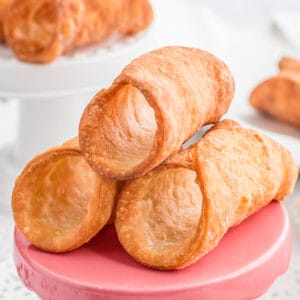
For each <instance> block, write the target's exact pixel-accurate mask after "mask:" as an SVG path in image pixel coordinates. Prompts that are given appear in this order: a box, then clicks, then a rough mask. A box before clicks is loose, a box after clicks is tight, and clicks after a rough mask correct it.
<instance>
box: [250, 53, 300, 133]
mask: <svg viewBox="0 0 300 300" xmlns="http://www.w3.org/2000/svg"><path fill="white" fill-rule="evenodd" d="M250 103H251V104H252V106H253V107H255V108H256V109H258V110H259V111H262V112H263V113H266V114H267V115H269V116H271V117H273V118H275V119H278V120H280V121H283V122H286V123H289V124H291V125H294V126H296V127H300V62H299V61H297V60H296V59H293V58H288V57H284V58H282V59H281V61H280V62H279V73H278V75H276V76H274V77H271V78H269V79H267V80H265V81H263V82H262V83H260V84H259V85H258V86H257V87H256V88H255V89H254V90H253V91H252V93H251V95H250Z"/></svg>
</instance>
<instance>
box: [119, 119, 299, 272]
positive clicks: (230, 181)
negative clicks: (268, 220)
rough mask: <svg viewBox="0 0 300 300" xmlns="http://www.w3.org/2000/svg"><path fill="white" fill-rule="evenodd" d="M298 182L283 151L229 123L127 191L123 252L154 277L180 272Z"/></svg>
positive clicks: (123, 205)
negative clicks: (160, 271) (156, 272)
mask: <svg viewBox="0 0 300 300" xmlns="http://www.w3.org/2000/svg"><path fill="white" fill-rule="evenodd" d="M297 174H298V169H297V166H296V164H295V162H294V160H293V158H292V156H291V154H290V153H289V152H288V151H287V150H285V149H284V148H283V147H282V146H280V145H279V144H278V143H276V142H274V141H272V140H271V139H269V138H267V137H265V136H263V135H261V134H258V133H256V132H255V131H253V130H249V129H244V128H242V127H241V126H240V125H239V124H238V123H236V122H233V121H230V120H225V121H222V122H221V123H219V124H217V125H216V126H214V127H212V129H210V130H209V131H208V132H207V133H206V134H205V136H204V137H203V138H201V139H200V141H199V142H198V143H197V144H195V145H194V146H192V147H190V148H189V149H187V150H185V151H183V152H180V153H178V154H176V155H175V156H173V157H171V158H170V159H169V160H167V162H166V163H165V164H164V165H162V166H159V167H158V168H156V169H154V170H153V171H151V172H150V173H148V174H147V175H145V176H143V177H141V178H139V179H136V180H134V181H132V182H130V183H128V184H127V185H126V186H125V187H124V188H123V190H122V192H121V194H120V196H119V201H118V208H117V213H116V221H115V225H116V230H117V234H118V237H119V240H120V242H121V244H122V245H123V247H124V249H125V250H126V251H127V252H128V253H129V254H130V255H131V256H132V257H133V258H134V259H135V260H137V261H138V262H140V263H142V264H144V265H146V266H148V267H151V268H156V269H163V270H168V269H179V268H183V267H185V266H187V265H189V264H191V263H194V262H195V261H196V260H198V259H199V258H200V257H201V256H203V255H205V254H206V253H208V252H209V251H211V250H212V249H213V248H214V247H216V245H217V244H218V243H219V242H220V240H221V238H222V237H223V235H224V234H225V233H226V232H227V231H228V229H229V228H230V227H232V226H235V225H237V224H239V223H240V222H242V221H243V220H244V219H245V218H247V217H248V216H249V215H251V214H252V213H254V212H256V211H258V210H259V209H261V208H262V207H263V206H265V205H267V204H268V203H269V202H270V201H272V200H279V201H280V200H283V199H284V198H285V197H286V196H287V195H289V194H290V192H291V191H292V189H293V186H294V184H295V181H296V178H297Z"/></svg>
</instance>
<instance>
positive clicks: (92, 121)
mask: <svg viewBox="0 0 300 300" xmlns="http://www.w3.org/2000/svg"><path fill="white" fill-rule="evenodd" d="M233 93H234V80H233V78H232V75H231V73H230V71H229V69H228V67H227V66H226V65H225V64H224V63H223V62H222V61H220V60H219V59H217V58H216V57H215V56H213V55H212V54H210V53H208V52H206V51H203V50H200V49H196V48H187V47H165V48H161V49H158V50H155V51H152V52H149V53H147V54H145V55H142V56H141V57H139V58H137V59H135V60H133V61H132V62H131V63H130V64H129V65H128V66H127V67H125V68H124V69H123V71H122V72H121V74H120V75H119V76H118V77H117V78H116V80H115V81H114V82H113V84H112V85H111V87H110V88H109V89H106V90H102V91H100V92H99V93H98V94H97V95H96V96H95V97H94V98H93V99H92V101H91V102H90V103H89V105H88V106H87V108H86V109H85V111H84V113H83V115H82V117H81V121H80V126H79V141H80V148H81V150H82V152H83V155H84V157H85V159H86V160H87V162H88V163H89V164H90V166H91V167H92V168H93V169H94V170H95V171H96V172H97V173H99V174H102V175H105V176H108V177H110V178H114V179H119V180H127V179H132V178H136V177H138V176H141V175H143V174H146V173H147V172H148V171H150V170H151V169H153V168H154V167H155V166H157V165H159V164H160V163H162V162H163V161H164V160H165V159H166V158H168V157H169V156H170V155H171V154H173V153H176V152H177V151H178V150H179V149H180V148H181V146H182V144H183V143H184V142H185V141H186V140H187V139H188V138H189V137H191V136H192V135H194V134H195V133H196V132H197V130H199V128H200V127H201V126H203V125H205V124H209V123H213V122H216V121H218V120H219V119H220V117H221V116H222V115H223V114H224V113H225V112H226V111H227V109H228V107H229V105H230V103H231V100H232V97H233Z"/></svg>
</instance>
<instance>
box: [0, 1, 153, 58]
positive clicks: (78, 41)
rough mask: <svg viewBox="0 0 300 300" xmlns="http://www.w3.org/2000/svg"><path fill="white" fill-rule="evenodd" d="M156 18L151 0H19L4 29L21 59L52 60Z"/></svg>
mask: <svg viewBox="0 0 300 300" xmlns="http://www.w3.org/2000/svg"><path fill="white" fill-rule="evenodd" d="M152 19H153V11H152V7H151V5H150V3H149V1H148V0H16V1H15V2H14V3H13V5H12V6H11V7H10V9H9V12H8V17H7V18H6V20H5V23H4V30H5V39H6V41H7V44H8V45H9V47H10V48H11V49H12V50H13V52H14V53H15V54H16V56H17V57H18V58H19V59H20V60H23V61H27V62H34V63H48V62H51V61H53V60H55V59H56V58H57V57H58V56H60V55H61V54H63V53H67V52H69V51H71V50H74V49H76V48H79V47H82V46H87V45H90V44H96V43H101V42H104V41H106V40H107V39H108V38H109V37H111V36H112V35H113V34H117V33H120V34H125V35H131V34H135V33H137V32H140V31H142V30H144V29H146V28H147V27H148V26H149V25H150V24H151V22H152Z"/></svg>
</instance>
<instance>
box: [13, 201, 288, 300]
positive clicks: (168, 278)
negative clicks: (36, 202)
mask: <svg viewBox="0 0 300 300" xmlns="http://www.w3.org/2000/svg"><path fill="white" fill-rule="evenodd" d="M290 253H291V236H290V227H289V221H288V216H287V213H286V211H285V209H284V207H283V206H282V205H281V204H280V203H277V202H273V203H271V204H269V205H268V206H267V207H265V208H264V209H262V210H261V211H259V212H258V213H256V214H254V215H253V216H251V217H250V218H248V219H247V220H246V221H244V222H243V223H242V224H240V225H238V226H236V227H234V228H232V229H231V230H230V231H229V232H228V233H227V234H226V235H225V236H224V238H223V239H222V241H221V242H220V244H219V245H218V247H216V248H215V249H214V250H213V251H211V252H210V253H209V254H207V255H206V256H205V257H203V258H201V259H200V260H199V261H198V262H197V263H195V264H194V265H192V266H190V267H187V268H185V269H183V270H177V271H156V270H151V269H148V268H146V267H143V266H141V265H140V264H138V263H136V262H135V261H134V260H133V259H132V258H131V257H130V256H129V255H127V254H126V252H125V251H124V250H123V249H122V248H121V246H120V244H119V242H118V239H117V237H116V234H115V232H114V228H113V226H107V227H106V228H105V229H104V230H102V231H101V232H100V233H99V234H98V235H97V236H96V237H95V238H94V239H93V240H92V241H90V242H89V243H88V244H87V245H85V246H84V247H81V248H80V249H78V250H76V251H73V252H70V253H65V254H49V253H45V252H43V251H41V250H39V249H37V248H36V247H34V246H32V245H30V244H29V243H28V242H27V241H26V240H25V239H24V237H23V236H22V235H21V234H20V232H19V231H18V230H16V231H15V262H16V266H17V269H18V273H19V275H20V277H21V279H22V280H23V282H24V284H25V285H26V286H27V287H28V288H29V289H32V290H33V291H35V292H36V293H37V294H38V295H39V296H40V297H41V298H43V299H49V300H50V299H53V300H54V299H55V300H75V299H76V300H91V299H93V300H95V299H99V300H103V299H105V300H116V299H122V300H129V299H130V300H133V299H134V300H137V299H139V300H140V299H143V300H150V299H151V300H152V299H160V300H162V299H172V300H179V299H184V300H189V299H222V300H225V299H230V300H234V299H239V300H241V299H253V298H256V297H258V296H260V295H262V294H263V293H264V292H265V291H266V290H267V289H268V288H269V287H270V285H271V284H272V283H273V281H274V280H275V279H276V277H277V276H279V275H280V274H282V273H283V272H284V271H286V269H287V267H288V264H289V258H290Z"/></svg>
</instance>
